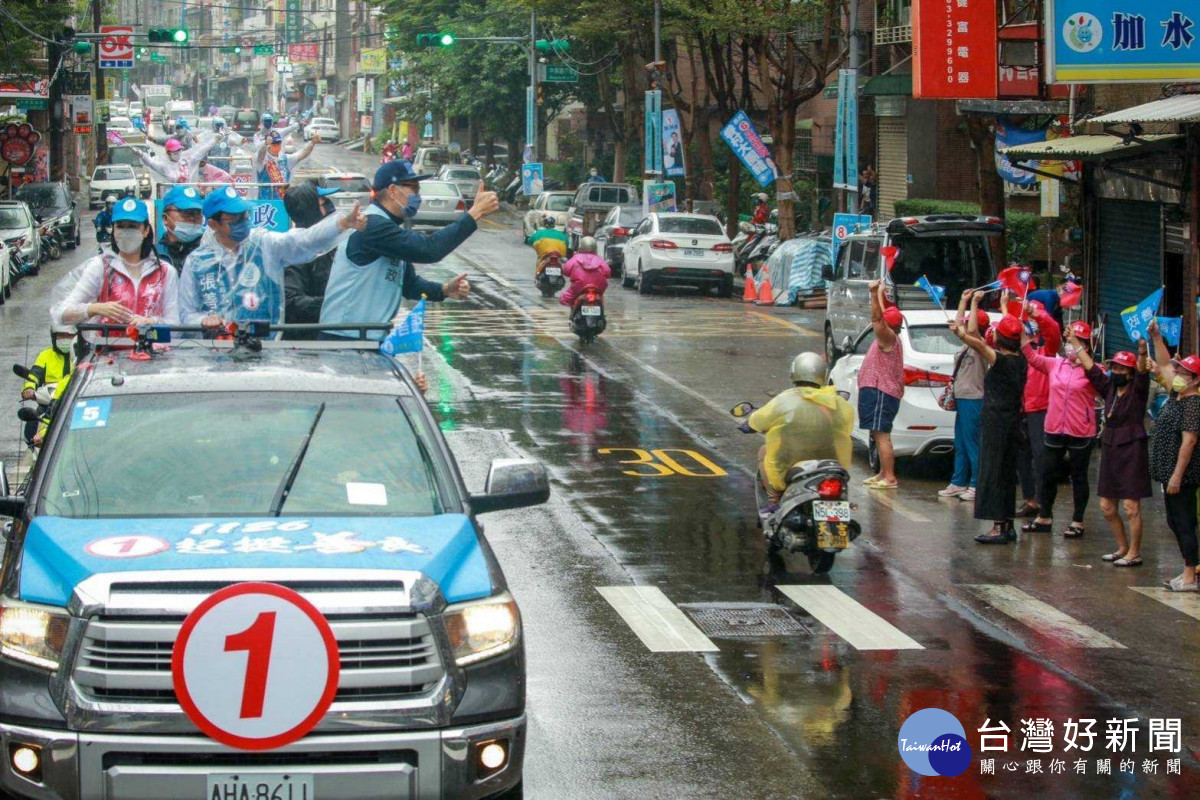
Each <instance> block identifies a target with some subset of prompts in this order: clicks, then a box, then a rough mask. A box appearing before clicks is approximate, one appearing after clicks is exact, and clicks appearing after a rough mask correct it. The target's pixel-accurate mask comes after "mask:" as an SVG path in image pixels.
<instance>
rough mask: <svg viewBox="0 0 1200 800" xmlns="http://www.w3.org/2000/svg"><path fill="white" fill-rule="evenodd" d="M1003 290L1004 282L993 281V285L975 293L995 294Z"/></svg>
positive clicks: (981, 288) (988, 285) (979, 289)
mask: <svg viewBox="0 0 1200 800" xmlns="http://www.w3.org/2000/svg"><path fill="white" fill-rule="evenodd" d="M1002 288H1004V281H992V282H991V283H989V284H987V285H986V286H980V287H979V288H978V289H976V290H975V291H977V292H994V291H996V290H997V289H1002Z"/></svg>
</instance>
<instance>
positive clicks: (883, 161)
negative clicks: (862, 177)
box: [875, 117, 908, 221]
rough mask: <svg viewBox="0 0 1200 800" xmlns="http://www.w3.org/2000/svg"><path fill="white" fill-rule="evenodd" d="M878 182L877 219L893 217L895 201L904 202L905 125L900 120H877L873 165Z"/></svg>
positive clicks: (906, 136)
mask: <svg viewBox="0 0 1200 800" xmlns="http://www.w3.org/2000/svg"><path fill="white" fill-rule="evenodd" d="M875 164H876V166H875V170H876V172H877V174H878V181H879V189H878V192H879V213H878V215H877V218H878V219H880V220H884V221H886V220H889V219H893V218H894V217H895V216H896V201H897V200H907V199H908V123H907V121H906V120H905V119H904V118H903V117H880V118H879V152H878V158H877V159H876V162H875Z"/></svg>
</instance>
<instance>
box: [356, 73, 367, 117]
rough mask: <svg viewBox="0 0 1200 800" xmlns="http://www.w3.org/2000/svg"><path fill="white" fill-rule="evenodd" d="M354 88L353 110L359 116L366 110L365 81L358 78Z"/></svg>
mask: <svg viewBox="0 0 1200 800" xmlns="http://www.w3.org/2000/svg"><path fill="white" fill-rule="evenodd" d="M354 88H355V90H356V91H355V92H354V97H355V105H354V110H355V111H357V112H358V113H360V114H361V113H362V112H364V111H366V110H367V79H366V78H363V77H361V76H360V77H359V78H358V80H357V85H356V86H355V87H354Z"/></svg>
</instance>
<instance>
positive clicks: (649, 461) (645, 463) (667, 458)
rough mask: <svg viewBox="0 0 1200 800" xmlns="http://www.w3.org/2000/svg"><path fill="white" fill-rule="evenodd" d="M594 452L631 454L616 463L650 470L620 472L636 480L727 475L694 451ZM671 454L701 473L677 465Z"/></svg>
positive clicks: (605, 449) (609, 449)
mask: <svg viewBox="0 0 1200 800" xmlns="http://www.w3.org/2000/svg"><path fill="white" fill-rule="evenodd" d="M596 452H597V453H599V454H600V455H602V456H606V455H609V454H610V453H633V455H634V458H629V459H625V460H623V461H618V462H617V463H619V464H631V465H634V466H640V467H646V468H648V469H649V470H650V471H649V472H647V471H645V470H642V469H638V470H632V469H623V470H621V472H623V473H625V474H626V475H633V476H634V477H637V478H660V477H662V476H664V475H685V476H687V477H689V478H723V477H725V476H726V475H728V474H729V473H727V472H726V471H725V470H723V469H721V468H720V467H718V466H717V465H716V464H714V463H713V462H711V461H709V460H708V459H707V458H705V457H704V456H702V455H700V454H699V453H697V452H696V451H695V450H679V449H675V448H667V449H661V450H643V449H641V448H640V447H602V448H600V449H599V450H597V451H596ZM671 453H676V454H678V455H680V456H686V457H687V458H690V459H691V460H692V461H694V462H696V464H697V465H699V467H700V468H701V469H702V470H703V471H701V472H697V471H696V470H695V469H691V468H688V467H685V466H684V465H682V464H680V463H679V461H678V459H677V458H676V457H675V456H672V455H670V454H671Z"/></svg>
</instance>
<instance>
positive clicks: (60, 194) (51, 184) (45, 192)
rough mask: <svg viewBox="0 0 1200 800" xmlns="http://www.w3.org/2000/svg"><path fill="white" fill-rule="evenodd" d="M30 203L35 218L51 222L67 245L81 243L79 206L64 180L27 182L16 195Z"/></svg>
mask: <svg viewBox="0 0 1200 800" xmlns="http://www.w3.org/2000/svg"><path fill="white" fill-rule="evenodd" d="M14 197H15V198H16V199H17V200H23V201H24V202H25V203H27V204H28V205H29V210H30V211H32V212H33V216H34V219H40V220H41V221H42V222H48V223H50V225H51V227H53V228H54V229H55V230H56V231H57V232H58V235H59V238H60V239H61V240H62V243H63V244H65V245H66V246H67V247H70V248H72V249H74V248H75V247H77V246H78V245H79V206H78V204H77V203H76V202H75V197H74V196H73V195H72V194H71V191H70V190H69V189H67V184H65V183H63V182H62V181H46V182H44V183H27V184H25V185H24V186H22V187H21V188H20V189H17V193H16V194H15V195H14Z"/></svg>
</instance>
